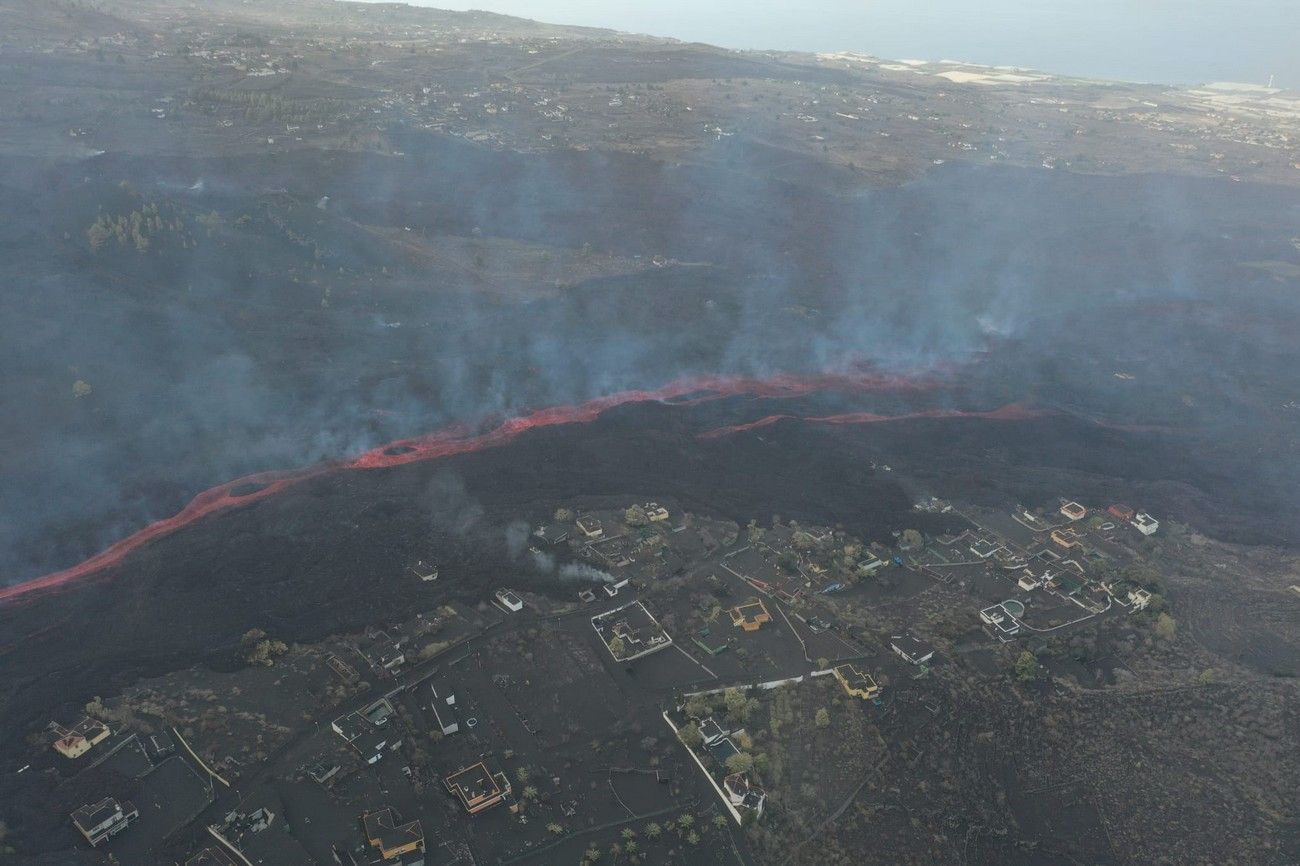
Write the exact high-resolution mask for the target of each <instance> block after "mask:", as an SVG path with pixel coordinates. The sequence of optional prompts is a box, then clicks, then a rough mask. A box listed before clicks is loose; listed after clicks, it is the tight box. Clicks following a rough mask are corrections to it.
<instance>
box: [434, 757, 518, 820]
mask: <svg viewBox="0 0 1300 866" xmlns="http://www.w3.org/2000/svg"><path fill="white" fill-rule="evenodd" d="M443 784H444V785H446V786H447V790H448V791H450V792H451V793H452V795H453V796H455V797H457V798H458V799H459V800H460V802H461V805H463V806H464V807H465V809H466V810H467V811H469V812H470V813H471V814H472V813H474V812H481V811H483V810H484V809H487V808H489V807H491V806H495V805H496V804H497V803H500V802H502V801H503V800H504V799H505V798H506V797H508V796H509V795H510V782H509V780H508V779H506V777H505V774H504V773H493V772H492V771H491V770H489V769H488V768H487V765H486V764H484V763H483V762H482V761H479V762H478V763H477V764H471V765H470V766H468V767H465V768H463V769H461V770H457V771H456V772H455V773H452V774H451V775H450V776H448V777H447V778H445V779H443Z"/></svg>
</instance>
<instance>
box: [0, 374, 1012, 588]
mask: <svg viewBox="0 0 1300 866" xmlns="http://www.w3.org/2000/svg"><path fill="white" fill-rule="evenodd" d="M933 385H934V383H933V382H931V381H928V380H923V379H915V378H907V377H900V376H889V375H884V374H879V373H865V372H849V373H826V374H820V375H813V376H794V375H778V376H772V377H768V378H753V377H743V376H704V377H698V378H687V379H678V380H677V381H674V382H671V383H669V384H667V385H665V386H663V387H661V388H656V389H653V390H645V391H622V392H619V393H617V394H611V395H609V396H606V397H598V398H596V399H594V400H589V401H588V402H586V403H580V404H577V405H573V406H555V407H551V408H547V409H539V410H537V411H534V412H530V413H528V414H526V415H521V416H519V417H517V418H510V419H508V420H506V421H504V422H502V423H501V424H500V425H499V426H497V427H495V428H492V429H490V430H488V431H486V432H483V433H473V432H472V431H471V430H470V429H469V428H468V427H466V426H464V425H456V426H452V427H447V428H445V429H443V430H439V431H436V432H434V433H430V434H428V435H425V436H418V437H415V438H412V439H403V440H400V441H398V442H392V443H389V444H387V445H382V446H380V447H378V448H373V449H371V450H369V451H366V452H365V453H363V454H361V455H359V456H357V457H355V458H353V459H351V460H344V461H338V462H334V463H325V464H321V465H317V466H311V467H307V468H304V469H298V470H290V471H285V472H262V473H258V474H255V475H249V476H246V477H244V478H238V479H235V480H234V481H228V482H226V483H225V484H220V485H218V486H216V487H213V488H211V489H210V490H205V491H204V492H202V493H200V494H199V495H198V496H196V497H194V499H193V500H191V501H190V503H189V504H188V505H186V506H185V508H183V509H182V510H181V511H179V512H178V513H176V514H174V515H172V516H171V517H167V518H164V519H162V520H158V521H156V522H154V523H151V524H149V525H148V526H146V527H145V528H144V529H141V530H140V531H138V532H136V533H134V534H132V535H129V536H127V537H126V538H124V539H122V540H121V541H118V542H117V543H115V544H113V545H112V546H111V547H109V548H107V549H106V550H104V551H102V552H100V553H98V554H96V555H95V556H92V557H91V558H90V559H87V560H85V561H84V562H81V563H78V564H77V565H74V566H72V567H71V568H66V569H64V570H63V571H57V572H54V573H52V574H47V575H45V576H43V577H38V578H35V579H33V580H29V581H27V582H25V583H19V584H15V585H14V586H8V587H3V588H0V602H4V601H7V600H12V599H16V598H19V597H21V596H25V595H27V594H29V593H32V592H36V591H38V590H50V589H55V588H59V587H63V586H66V585H67V584H70V583H72V582H74V581H77V580H79V579H82V578H85V577H88V576H90V575H93V574H96V573H98V572H100V571H103V570H104V569H107V568H109V567H111V566H114V565H117V564H118V563H120V562H121V561H122V560H123V559H124V558H125V557H126V555H127V554H129V553H131V552H132V551H133V550H135V549H136V548H138V547H140V546H142V545H144V544H147V543H149V542H151V541H155V540H156V539H159V538H162V537H164V536H166V535H170V534H171V533H173V532H175V531H177V530H178V529H181V528H182V527H185V526H188V525H189V524H191V523H193V522H195V521H196V520H199V519H201V518H204V517H207V516H208V515H210V514H214V513H216V512H219V511H224V510H226V509H228V508H233V507H236V506H240V505H246V504H248V503H250V502H257V501H258V500H261V499H265V498H267V497H269V496H273V495H275V494H277V493H280V492H281V491H283V490H286V489H288V488H289V487H292V486H293V485H295V484H298V483H299V482H302V481H305V480H307V479H309V478H314V477H317V476H320V475H324V474H327V473H333V472H342V471H348V470H364V469H384V468H387V467H391V466H401V465H404V464H407V463H415V462H418V461H422V460H436V459H439V458H443V457H451V456H453V455H457V454H466V453H469V452H473V451H481V450H483V449H486V448H496V447H499V446H501V445H505V444H507V443H509V442H512V441H514V440H515V439H516V438H518V437H519V436H521V435H522V434H524V433H525V432H527V431H529V430H534V429H537V428H541V427H553V426H557V425H562V424H576V423H584V422H588V421H594V420H596V418H598V417H600V415H601V414H602V413H603V412H606V411H608V410H610V409H613V408H615V407H618V406H624V405H628V404H632V403H646V402H666V403H673V404H675V405H682V406H689V405H695V404H698V403H703V402H707V401H710V400H721V399H723V398H726V397H738V396H750V397H762V398H783V397H802V396H805V395H808V394H812V393H815V392H819V391H846V392H851V393H873V392H891V391H894V392H897V391H917V390H924V389H926V388H929V387H933ZM1017 412H1019V413H1029V414H1026V415H1025V417H1033V415H1032V413H1031V410H1026V409H1023V408H1020V407H1004V408H1003V409H999V410H995V411H994V412H987V413H979V412H970V413H962V412H958V411H957V410H928V411H924V412H917V413H911V414H909V415H903V416H898V417H897V418H895V417H893V416H883V415H873V414H871V413H854V414H849V415H836V416H827V417H823V418H814V419H808V420H813V421H818V422H822V423H829V424H852V423H870V422H875V421H889V420H904V419H906V418H946V417H986V418H995V417H997V418H1004V419H1005V420H1015V419H1014V418H1012V417H1010V416H1011V415H1014V414H1015V413H1017ZM1003 413H1005V414H1003ZM787 417H794V416H782V415H774V416H770V417H769V418H764V419H761V420H759V421H756V422H753V423H751V424H748V425H738V426H736V427H728V428H721V429H719V430H714V431H710V432H709V433H705V434H702V435H703V437H704V438H717V437H719V436H722V435H726V434H727V433H735V432H739V431H741V430H745V429H753V428H755V427H761V426H765V425H767V424H772V423H775V422H776V421H778V420H780V419H782V418H787Z"/></svg>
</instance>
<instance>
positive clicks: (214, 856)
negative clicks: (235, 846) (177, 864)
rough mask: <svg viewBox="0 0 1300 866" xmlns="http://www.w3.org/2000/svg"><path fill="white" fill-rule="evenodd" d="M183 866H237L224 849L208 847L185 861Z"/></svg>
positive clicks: (213, 846)
mask: <svg viewBox="0 0 1300 866" xmlns="http://www.w3.org/2000/svg"><path fill="white" fill-rule="evenodd" d="M185 866H238V864H236V862H235V858H234V857H231V856H230V855H229V854H227V853H226V851H225V849H224V848H219V847H217V846H215V845H210V846H208V847H207V848H204V849H203V850H202V851H200V852H199V853H197V854H195V855H194V856H193V857H191V858H190V859H188V860H186V861H185Z"/></svg>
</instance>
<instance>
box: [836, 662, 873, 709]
mask: <svg viewBox="0 0 1300 866" xmlns="http://www.w3.org/2000/svg"><path fill="white" fill-rule="evenodd" d="M834 673H835V679H837V680H839V681H840V685H842V686H844V691H846V692H848V693H849V694H850V695H851V696H853V697H855V698H862V699H863V700H864V701H870V700H873V699H875V698H877V697H879V696H880V686H879V685H878V684H877V683H876V680H875V678H874V677H873V676H871V674H869V673H867V672H866V671H860V670H858V669H857V667H855V666H854V665H852V664H842V665H839V666H838V667H836V668H835V669H834Z"/></svg>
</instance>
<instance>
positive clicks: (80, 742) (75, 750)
mask: <svg viewBox="0 0 1300 866" xmlns="http://www.w3.org/2000/svg"><path fill="white" fill-rule="evenodd" d="M59 733H60V734H61V736H60V737H59V738H58V739H57V740H55V741H54V750H55V751H56V752H58V753H59V754H60V755H62V756H63V757H65V758H80V757H81V756H82V755H84V754H86V752H89V751H90V749H91V747H92V746H95V745H98V744H99V743H102V742H103V741H104V740H107V739H108V737H109V735H110V734H111V733H112V732H111V731H109V729H108V725H106V724H104V723H103V722H101V721H98V720H96V719H92V718H90V717H89V716H87V717H86V718H84V719H82V720H81V721H80V722H78V723H77V724H76V726H75V727H73V728H72V729H71V730H68V729H60V731H59Z"/></svg>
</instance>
